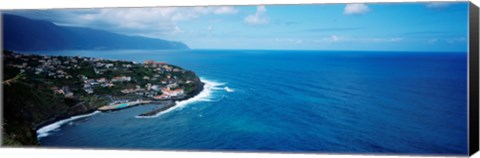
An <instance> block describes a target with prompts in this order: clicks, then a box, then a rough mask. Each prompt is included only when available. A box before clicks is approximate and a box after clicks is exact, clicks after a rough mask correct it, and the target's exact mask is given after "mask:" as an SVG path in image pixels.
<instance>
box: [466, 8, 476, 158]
mask: <svg viewBox="0 0 480 158" xmlns="http://www.w3.org/2000/svg"><path fill="white" fill-rule="evenodd" d="M469 6H470V7H469V14H470V15H469V53H468V54H469V55H468V63H469V87H468V89H469V101H468V105H469V107H468V109H469V110H468V111H469V114H468V116H469V118H468V124H469V128H468V145H469V147H468V152H469V155H470V156H471V155H473V154H475V153H476V152H477V151H478V149H479V147H478V144H479V96H478V94H479V93H478V91H479V84H478V82H479V79H478V78H479V63H478V60H479V49H478V45H479V43H478V42H479V39H478V38H479V37H478V33H479V32H478V25H479V23H478V22H479V20H478V18H479V14H478V7H477V6H476V5H475V4H473V3H472V2H470V5H469Z"/></svg>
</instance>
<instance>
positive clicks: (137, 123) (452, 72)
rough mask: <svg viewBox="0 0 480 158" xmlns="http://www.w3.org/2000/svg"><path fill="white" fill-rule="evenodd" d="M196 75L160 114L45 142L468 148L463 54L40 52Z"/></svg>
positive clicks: (100, 117) (125, 114)
mask: <svg viewBox="0 0 480 158" xmlns="http://www.w3.org/2000/svg"><path fill="white" fill-rule="evenodd" d="M39 53H43V54H51V55H52V54H56V55H72V56H75V55H80V56H90V57H102V58H107V59H122V60H133V61H136V62H143V61H144V60H148V59H153V60H157V61H165V62H168V63H171V64H174V65H178V66H181V67H183V68H186V69H190V70H193V71H195V72H196V73H197V75H199V76H200V77H202V78H203V80H206V81H209V83H210V84H209V85H210V86H211V87H210V88H209V89H208V92H205V93H203V94H202V96H201V97H200V98H197V99H194V100H192V101H189V102H185V103H182V105H181V106H180V107H178V108H175V109H173V110H170V111H168V112H165V113H163V114H161V115H159V116H158V117H155V118H136V117H135V116H136V115H138V114H140V113H143V112H145V111H148V110H151V109H153V108H155V105H146V106H138V107H134V108H129V109H125V110H121V111H116V112H111V113H98V114H95V115H93V116H90V117H85V118H81V119H77V120H75V121H72V122H70V123H66V124H64V125H62V126H61V127H60V128H58V129H56V130H54V131H51V132H50V133H49V135H48V136H46V137H42V138H41V139H40V141H41V143H42V145H43V146H49V147H82V148H125V149H160V150H221V151H224V150H228V151H268V152H277V151H278V152H320V153H331V152H335V153H394V154H433V155H437V154H466V153H467V124H466V122H467V53H465V52H464V53H413V52H343V51H330V52H329V51H264V50H185V51H159V50H120V51H59V52H39Z"/></svg>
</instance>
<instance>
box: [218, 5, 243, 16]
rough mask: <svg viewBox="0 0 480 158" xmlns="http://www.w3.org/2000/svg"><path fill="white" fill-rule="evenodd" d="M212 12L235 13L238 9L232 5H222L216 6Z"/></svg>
mask: <svg viewBox="0 0 480 158" xmlns="http://www.w3.org/2000/svg"><path fill="white" fill-rule="evenodd" d="M213 13H215V14H237V13H238V10H237V9H235V8H233V7H229V6H223V7H219V8H216V9H215V10H214V11H213Z"/></svg>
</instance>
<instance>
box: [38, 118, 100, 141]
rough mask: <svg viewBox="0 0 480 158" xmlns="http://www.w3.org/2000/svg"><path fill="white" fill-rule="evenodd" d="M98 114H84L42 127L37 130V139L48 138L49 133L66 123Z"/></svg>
mask: <svg viewBox="0 0 480 158" xmlns="http://www.w3.org/2000/svg"><path fill="white" fill-rule="evenodd" d="M98 113H100V111H95V112H92V113H89V114H85V115H77V116H72V117H70V118H67V119H64V120H60V121H57V122H54V123H52V124H49V125H46V126H43V127H42V128H40V129H38V130H37V138H43V137H46V136H48V135H49V134H50V132H51V131H54V130H57V129H58V128H60V127H61V126H62V125H63V124H65V123H68V122H70V121H74V120H77V119H80V118H85V117H89V116H92V115H95V114H98Z"/></svg>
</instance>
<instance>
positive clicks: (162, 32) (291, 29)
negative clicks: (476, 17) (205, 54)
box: [6, 2, 468, 52]
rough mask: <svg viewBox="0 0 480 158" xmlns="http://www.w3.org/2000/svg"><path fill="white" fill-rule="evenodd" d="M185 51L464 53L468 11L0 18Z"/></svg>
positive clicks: (425, 8)
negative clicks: (167, 43) (160, 42)
mask: <svg viewBox="0 0 480 158" xmlns="http://www.w3.org/2000/svg"><path fill="white" fill-rule="evenodd" d="M6 13H9V14H15V15H20V16H24V17H28V18H31V19H42V20H48V21H52V22H54V23H55V24H57V25H62V26H80V27H89V28H94V29H102V30H107V31H111V32H115V33H120V34H127V35H140V36H146V37H152V38H161V39H166V40H173V41H181V42H184V43H185V44H187V45H188V46H189V47H190V48H192V49H270V50H285V49H286V50H374V51H435V52H466V51H467V46H468V45H467V43H468V3H467V2H455V3H445V2H430V3H364V4H361V3H358V4H309V5H306V4H303V5H266V6H253V5H251V6H205V7H157V8H97V9H56V10H16V11H6Z"/></svg>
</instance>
